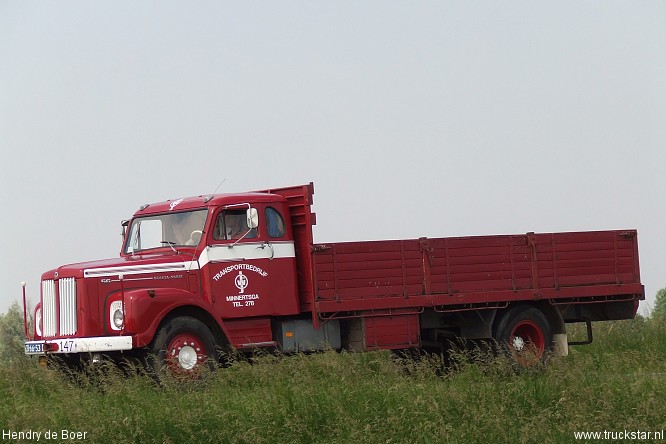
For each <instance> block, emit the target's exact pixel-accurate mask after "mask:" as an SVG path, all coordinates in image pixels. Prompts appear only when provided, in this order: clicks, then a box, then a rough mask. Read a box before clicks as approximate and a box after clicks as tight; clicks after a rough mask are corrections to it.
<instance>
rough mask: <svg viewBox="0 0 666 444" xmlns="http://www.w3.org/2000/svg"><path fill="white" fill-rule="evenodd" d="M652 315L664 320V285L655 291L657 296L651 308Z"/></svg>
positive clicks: (665, 316)
mask: <svg viewBox="0 0 666 444" xmlns="http://www.w3.org/2000/svg"><path fill="white" fill-rule="evenodd" d="M652 317H654V318H657V319H661V320H666V287H665V288H662V289H661V290H659V291H658V292H657V298H656V300H655V303H654V308H653V309H652Z"/></svg>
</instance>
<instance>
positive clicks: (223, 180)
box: [213, 178, 227, 194]
mask: <svg viewBox="0 0 666 444" xmlns="http://www.w3.org/2000/svg"><path fill="white" fill-rule="evenodd" d="M226 181H227V179H226V178H225V179H222V182H220V184H219V185H218V186H217V188H215V191H213V194H215V193H217V190H219V189H220V187H221V186H222V184H223V183H224V182H226Z"/></svg>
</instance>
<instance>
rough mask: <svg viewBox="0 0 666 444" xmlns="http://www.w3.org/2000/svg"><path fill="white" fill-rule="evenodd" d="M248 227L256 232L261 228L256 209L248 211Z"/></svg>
mask: <svg viewBox="0 0 666 444" xmlns="http://www.w3.org/2000/svg"><path fill="white" fill-rule="evenodd" d="M246 214H247V227H248V228H249V229H250V230H254V229H255V228H257V227H258V226H259V212H258V211H257V209H256V208H248V209H247V213H246Z"/></svg>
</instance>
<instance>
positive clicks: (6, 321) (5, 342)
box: [0, 302, 26, 362]
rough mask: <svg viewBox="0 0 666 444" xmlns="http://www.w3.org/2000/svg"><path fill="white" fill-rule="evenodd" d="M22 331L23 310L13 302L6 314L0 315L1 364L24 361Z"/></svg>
mask: <svg viewBox="0 0 666 444" xmlns="http://www.w3.org/2000/svg"><path fill="white" fill-rule="evenodd" d="M24 331H25V330H24V328H23V308H22V307H21V306H19V304H18V303H17V302H14V303H12V305H10V307H9V309H8V310H7V313H5V314H2V315H0V360H1V361H2V362H6V361H14V360H23V359H25V355H24V353H23V343H24V342H25V340H26V339H25V333H24Z"/></svg>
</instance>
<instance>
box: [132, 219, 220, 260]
mask: <svg viewBox="0 0 666 444" xmlns="http://www.w3.org/2000/svg"><path fill="white" fill-rule="evenodd" d="M207 214H208V210H196V211H185V212H182V213H168V214H156V215H154V216H146V217H138V218H136V219H134V220H133V221H132V226H131V227H130V229H129V236H128V240H127V243H126V244H125V253H126V254H132V253H135V252H137V251H141V250H149V249H151V248H160V247H178V246H196V245H199V242H201V237H202V233H203V228H204V224H205V222H206V215H207Z"/></svg>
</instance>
